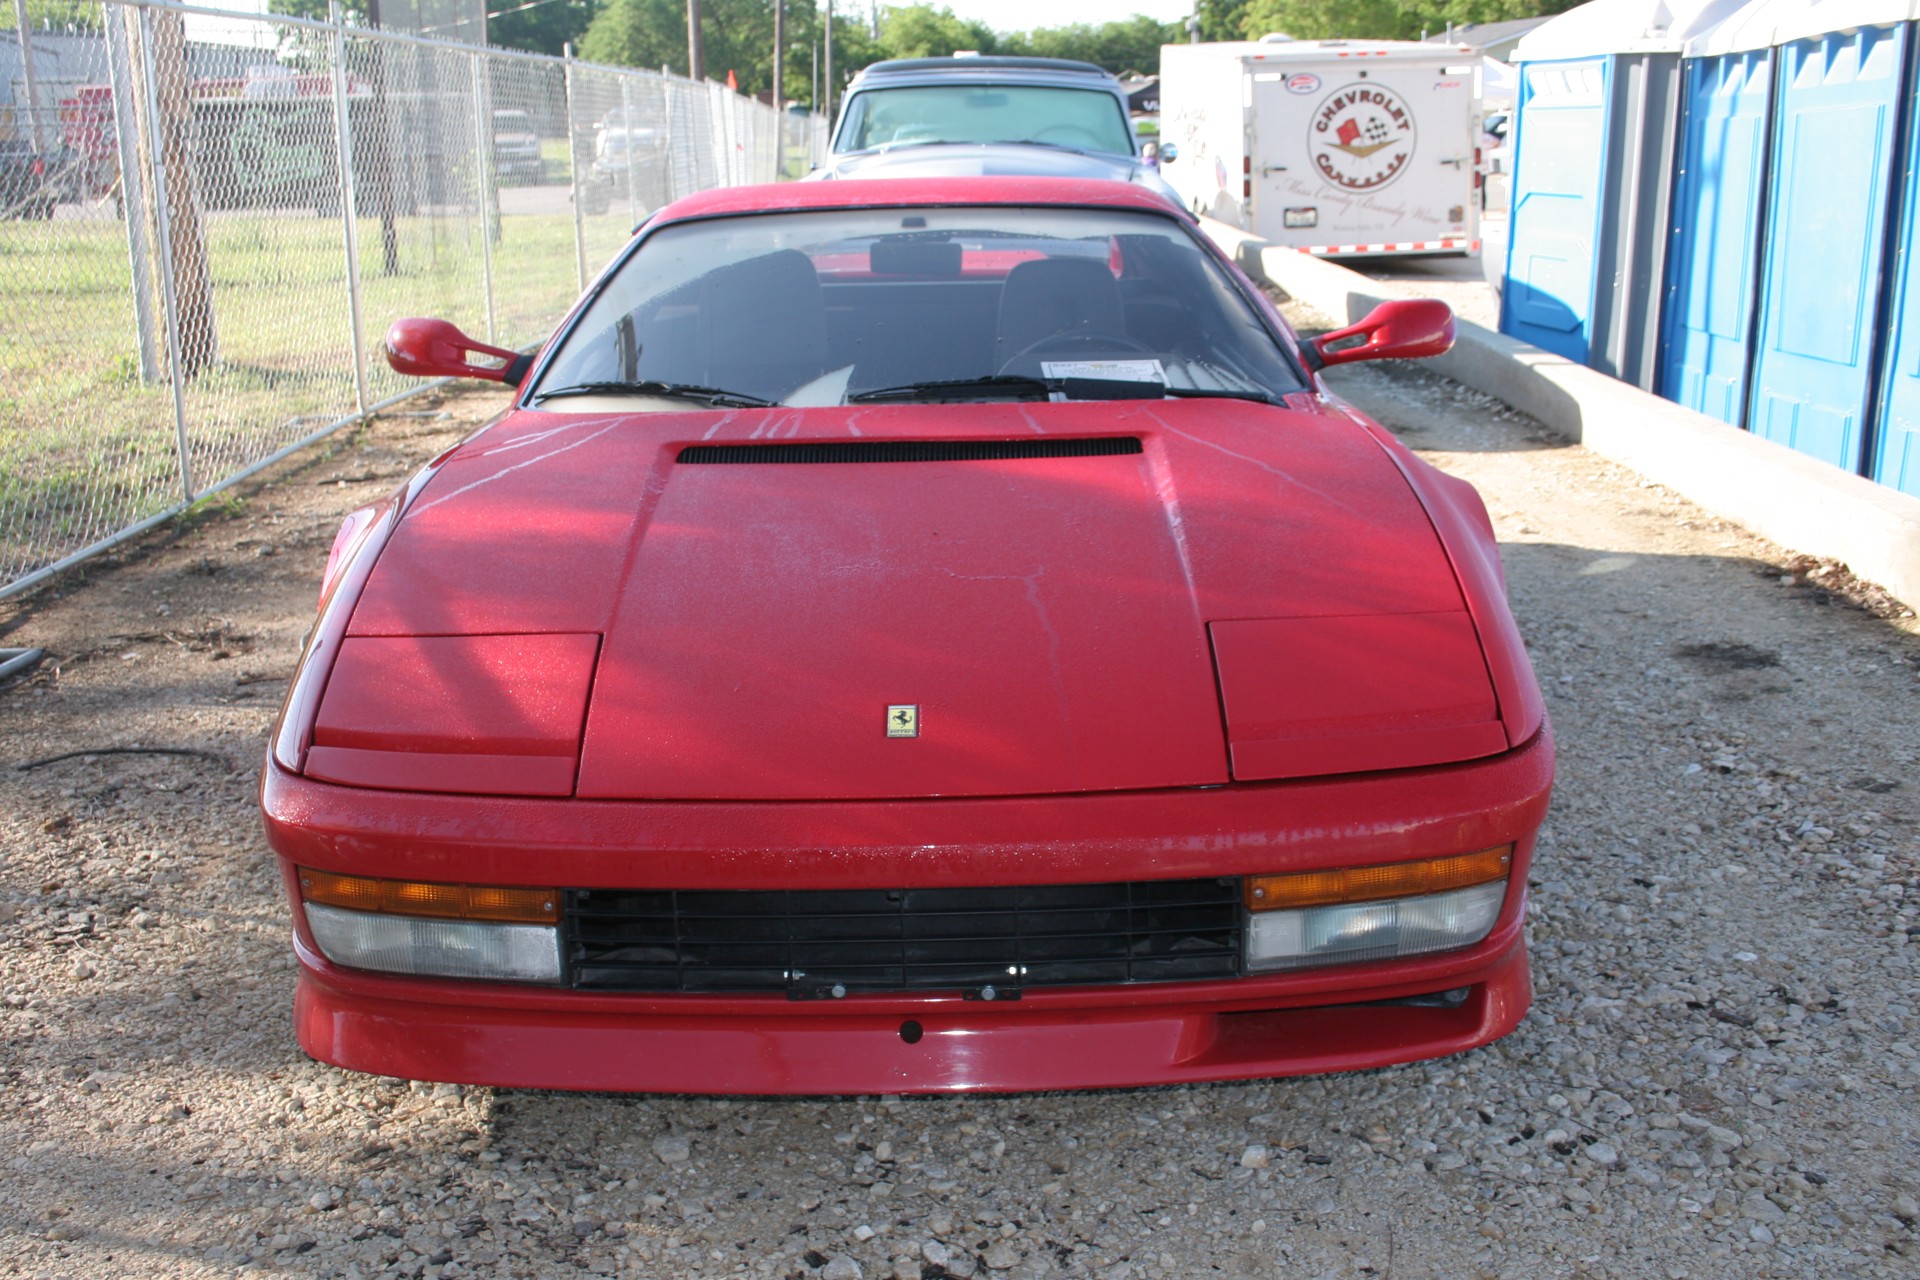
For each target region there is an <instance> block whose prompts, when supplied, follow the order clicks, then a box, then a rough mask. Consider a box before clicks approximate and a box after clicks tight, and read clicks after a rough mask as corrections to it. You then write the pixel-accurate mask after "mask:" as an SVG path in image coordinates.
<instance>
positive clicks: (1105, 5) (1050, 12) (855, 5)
mask: <svg viewBox="0 0 1920 1280" xmlns="http://www.w3.org/2000/svg"><path fill="white" fill-rule="evenodd" d="M842 3H844V5H845V7H846V9H847V10H848V11H860V10H864V9H865V7H866V0H842ZM927 3H930V4H932V5H933V7H934V8H936V9H938V8H942V7H944V8H948V9H951V10H953V11H954V13H955V14H957V15H959V16H960V17H962V18H972V19H976V20H978V21H980V22H984V23H986V24H987V25H988V26H989V27H992V28H993V29H994V30H995V31H1031V30H1033V29H1034V28H1035V27H1065V26H1071V25H1072V24H1074V23H1076V22H1085V23H1090V24H1092V25H1094V26H1098V25H1099V24H1100V23H1103V22H1112V21H1114V20H1116V19H1121V18H1130V17H1132V16H1133V15H1134V14H1136V13H1144V14H1146V15H1147V16H1148V17H1150V18H1157V19H1159V20H1160V21H1161V22H1174V21H1178V20H1180V19H1184V18H1185V17H1186V16H1187V15H1188V14H1190V13H1192V12H1193V0H927ZM835 8H836V9H838V8H840V5H835Z"/></svg>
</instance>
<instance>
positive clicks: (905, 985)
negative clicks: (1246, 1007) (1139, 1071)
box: [566, 878, 1241, 999]
mask: <svg viewBox="0 0 1920 1280" xmlns="http://www.w3.org/2000/svg"><path fill="white" fill-rule="evenodd" d="M566 902H567V916H566V940H567V957H568V967H569V975H570V981H571V982H572V984H573V985H574V986H575V987H581V988H588V989H593V990H603V991H687V992H692V991H705V992H764V991H778V992H784V993H786V994H787V995H788V996H790V997H792V998H794V999H816V998H820V997H823V996H833V995H838V994H844V993H846V992H853V991H868V992H872V991H959V992H962V993H965V994H969V995H990V996H993V997H998V998H1006V997H1009V996H1017V995H1018V994H1019V992H1020V989H1021V988H1023V987H1043V986H1045V987H1054V986H1081V985H1100V986H1106V985H1114V984H1121V983H1138V982H1183V981H1196V980H1203V979H1209V978H1232V977H1236V976H1238V975H1239V973H1240V967H1241V966H1240V952H1241V945H1240V938H1241V926H1240V918H1241V912H1240V882H1239V881H1238V880H1237V879H1233V878H1222V879H1206V880H1148V881H1138V882H1134V883H1123V884H1073V885H1029V886H1002V887H992V888H964V889H850V890H809V891H792V892H789V891H779V890H772V891H766V892H754V891H731V890H702V891H689V890H623V889H573V890H569V891H568V893H567V897H566ZM989 987H991V988H993V990H992V992H991V993H988V992H987V991H986V988H989ZM836 988H838V990H836Z"/></svg>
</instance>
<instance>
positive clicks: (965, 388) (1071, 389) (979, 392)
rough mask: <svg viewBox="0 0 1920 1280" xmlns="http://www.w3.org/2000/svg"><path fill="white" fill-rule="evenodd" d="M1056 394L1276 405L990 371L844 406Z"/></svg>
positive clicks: (1213, 392) (1111, 381)
mask: <svg viewBox="0 0 1920 1280" xmlns="http://www.w3.org/2000/svg"><path fill="white" fill-rule="evenodd" d="M1055 392H1059V393H1060V394H1061V395H1064V396H1065V397H1066V398H1067V399H1069V400H1158V399H1160V398H1161V397H1163V396H1171V397H1173V398H1175V399H1179V400H1252V401H1254V402H1256V403H1259V404H1275V403H1277V401H1276V400H1275V399H1274V397H1273V396H1271V395H1270V394H1268V393H1267V392H1265V391H1261V390H1259V389H1258V388H1255V387H1249V388H1247V389H1246V390H1244V391H1239V390H1234V389H1233V388H1230V387H1169V386H1167V385H1165V384H1164V383H1160V382H1149V381H1145V380H1140V381H1136V380H1134V379H1131V378H1030V377H1026V376H1024V375H1021V374H1010V373H994V374H986V375H983V376H981V377H978V378H954V379H950V380H947V381H941V382H909V383H906V384H905V385H903V386H898V387H877V388H875V389H874V390H872V391H856V392H854V393H853V394H852V395H850V396H848V397H847V403H848V404H872V403H876V402H884V401H888V400H936V401H937V400H972V399H977V398H982V397H987V396H1003V397H1006V398H1015V397H1018V398H1021V399H1035V400H1038V399H1040V398H1042V397H1044V396H1049V395H1052V394H1054V393H1055Z"/></svg>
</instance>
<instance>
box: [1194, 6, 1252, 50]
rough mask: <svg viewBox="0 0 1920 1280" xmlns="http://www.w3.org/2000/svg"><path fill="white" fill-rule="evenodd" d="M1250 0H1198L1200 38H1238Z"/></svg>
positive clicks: (1244, 22)
mask: <svg viewBox="0 0 1920 1280" xmlns="http://www.w3.org/2000/svg"><path fill="white" fill-rule="evenodd" d="M1249 3H1250V0H1199V10H1200V38H1201V39H1202V40H1239V39H1241V38H1242V37H1243V36H1244V35H1245V34H1246V33H1245V31H1244V30H1243V27H1244V26H1245V24H1246V17H1247V6H1248V4H1249Z"/></svg>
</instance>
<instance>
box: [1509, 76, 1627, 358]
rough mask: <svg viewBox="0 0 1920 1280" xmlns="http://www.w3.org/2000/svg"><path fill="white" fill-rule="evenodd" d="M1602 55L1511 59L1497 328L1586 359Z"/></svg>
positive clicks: (1603, 121) (1600, 157)
mask: <svg viewBox="0 0 1920 1280" xmlns="http://www.w3.org/2000/svg"><path fill="white" fill-rule="evenodd" d="M1611 69H1612V59H1610V58H1604V57H1600V58H1580V59H1572V60H1562V59H1556V60H1554V61H1550V62H1523V63H1521V64H1520V67H1519V71H1520V92H1519V95H1518V97H1517V100H1516V101H1515V103H1514V125H1513V128H1514V142H1513V178H1512V186H1511V188H1510V191H1511V194H1510V195H1509V197H1508V199H1509V201H1510V203H1509V205H1508V210H1509V212H1508V214H1507V272H1506V285H1505V287H1504V288H1503V289H1502V290H1501V294H1500V332H1502V333H1505V334H1510V335H1512V336H1513V337H1516V338H1519V339H1521V340H1522V341H1525V342H1531V343H1532V344H1533V345H1534V346H1536V347H1539V348H1541V349H1542V350H1545V351H1551V352H1553V353H1554V354H1555V355H1561V356H1565V357H1566V358H1567V359H1569V360H1573V361H1576V362H1578V363H1580V364H1585V363H1586V362H1587V351H1588V346H1589V342H1590V337H1591V335H1590V332H1589V328H1590V325H1591V323H1592V319H1593V295H1594V258H1595V247H1596V245H1597V244H1598V242H1599V238H1600V185H1601V177H1602V174H1603V172H1604V170H1605V167H1606V166H1605V163H1604V158H1605V156H1606V145H1607V81H1608V73H1609V71H1610V70H1611Z"/></svg>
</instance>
